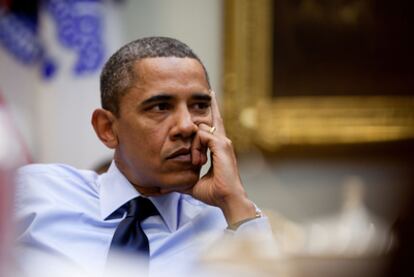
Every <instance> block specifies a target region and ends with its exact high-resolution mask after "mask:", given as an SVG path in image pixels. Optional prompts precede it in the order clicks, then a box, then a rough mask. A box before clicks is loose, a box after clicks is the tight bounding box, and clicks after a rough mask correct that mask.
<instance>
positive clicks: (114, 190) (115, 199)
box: [98, 161, 181, 232]
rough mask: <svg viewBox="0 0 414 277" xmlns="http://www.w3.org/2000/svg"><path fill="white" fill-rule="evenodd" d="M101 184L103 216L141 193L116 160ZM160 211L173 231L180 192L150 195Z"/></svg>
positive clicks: (176, 224) (104, 218) (105, 218)
mask: <svg viewBox="0 0 414 277" xmlns="http://www.w3.org/2000/svg"><path fill="white" fill-rule="evenodd" d="M98 184H99V186H100V206H101V218H102V220H107V219H108V217H109V216H110V215H111V214H112V213H113V212H115V211H116V210H118V209H119V208H120V207H121V206H123V205H124V204H125V203H127V202H128V201H130V200H131V199H133V198H135V197H137V196H139V195H140V193H139V192H138V191H137V190H136V189H135V188H134V187H133V186H132V184H131V183H130V182H129V181H128V179H127V178H126V177H125V176H124V175H123V174H122V173H121V172H120V171H119V169H118V168H117V166H116V164H115V162H114V161H112V163H111V166H110V167H109V169H108V171H107V172H106V173H104V174H102V175H100V176H99V178H98ZM149 198H150V199H151V201H152V203H154V205H155V207H156V208H157V210H158V211H159V213H160V215H161V217H162V219H163V220H164V222H165V224H166V225H167V227H168V229H169V230H170V231H171V232H173V231H175V230H177V227H178V215H179V210H178V209H179V208H180V205H179V203H180V200H181V194H180V193H176V192H173V193H169V194H166V195H162V196H156V197H149Z"/></svg>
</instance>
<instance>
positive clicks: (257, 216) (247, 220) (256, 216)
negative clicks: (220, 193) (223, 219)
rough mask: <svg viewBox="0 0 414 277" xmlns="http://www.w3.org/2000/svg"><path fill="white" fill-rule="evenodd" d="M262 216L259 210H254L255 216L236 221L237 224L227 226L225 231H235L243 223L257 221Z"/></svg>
mask: <svg viewBox="0 0 414 277" xmlns="http://www.w3.org/2000/svg"><path fill="white" fill-rule="evenodd" d="M262 216H263V215H262V212H261V211H260V210H259V209H257V208H256V214H255V216H254V217H249V218H246V219H243V220H240V221H238V222H236V223H233V224H229V225H228V226H227V229H228V230H232V231H235V230H237V228H239V227H240V226H241V225H243V224H244V223H247V222H249V221H252V220H255V219H257V218H261V217H262Z"/></svg>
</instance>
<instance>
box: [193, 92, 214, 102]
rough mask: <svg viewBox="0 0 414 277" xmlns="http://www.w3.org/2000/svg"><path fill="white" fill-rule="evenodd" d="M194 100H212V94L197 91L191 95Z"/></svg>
mask: <svg viewBox="0 0 414 277" xmlns="http://www.w3.org/2000/svg"><path fill="white" fill-rule="evenodd" d="M191 98H192V99H194V100H203V101H208V102H210V101H211V96H210V95H208V94H205V93H195V94H193V95H192V96H191Z"/></svg>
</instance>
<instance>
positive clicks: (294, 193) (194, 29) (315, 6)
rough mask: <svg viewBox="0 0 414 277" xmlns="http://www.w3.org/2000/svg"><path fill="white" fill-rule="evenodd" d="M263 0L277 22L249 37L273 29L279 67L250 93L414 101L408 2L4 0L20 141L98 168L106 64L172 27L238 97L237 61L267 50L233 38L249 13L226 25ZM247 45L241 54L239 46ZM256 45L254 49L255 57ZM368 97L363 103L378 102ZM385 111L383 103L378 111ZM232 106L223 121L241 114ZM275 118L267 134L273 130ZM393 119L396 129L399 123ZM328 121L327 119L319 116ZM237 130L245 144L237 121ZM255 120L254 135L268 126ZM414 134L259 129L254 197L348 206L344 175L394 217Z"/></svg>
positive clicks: (12, 108) (3, 41)
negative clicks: (292, 136) (341, 135)
mask: <svg viewBox="0 0 414 277" xmlns="http://www.w3.org/2000/svg"><path fill="white" fill-rule="evenodd" d="M253 2H255V3H261V4H260V5H263V6H262V9H263V8H264V9H265V12H266V13H265V14H264V15H263V16H264V17H263V18H265V19H267V20H269V19H270V20H271V23H270V26H273V27H271V28H270V29H269V28H266V29H253V30H250V32H251V33H254V34H255V36H253V37H251V38H249V37H247V38H246V39H245V41H244V42H245V43H246V45H247V46H248V45H249V42H251V41H253V40H254V39H255V38H256V36H257V35H259V36H260V38H261V39H263V38H264V40H265V41H266V42H267V43H268V44H266V45H268V46H266V47H267V48H266V47H265V49H267V50H266V51H268V52H266V51H265V52H264V53H268V54H269V55H268V56H267V57H265V58H266V59H267V60H269V61H272V67H271V68H269V72H267V73H266V72H265V73H263V74H267V75H271V76H274V78H273V77H272V78H270V79H271V80H272V83H271V84H270V85H268V86H266V85H265V86H263V87H264V88H265V89H264V90H265V91H258V92H256V91H254V90H252V91H250V94H251V96H252V97H255V93H257V94H258V97H259V96H260V97H259V98H260V99H271V100H269V101H276V102H277V101H278V99H279V98H278V97H281V98H280V99H281V100H283V101H284V99H287V100H288V102H289V101H290V100H292V99H293V101H295V98H294V97H302V96H306V97H308V98H306V99H310V102H309V103H315V101H316V102H318V98H317V97H326V96H337V97H338V96H339V98H336V100H337V102H338V101H339V102H341V99H342V98H341V96H347V95H352V96H367V97H368V96H381V97H382V96H384V97H386V98H384V99H386V100H385V102H387V101H388V100H389V101H391V102H392V101H393V100H392V99H394V98H395V99H401V97H404V98H403V99H405V100H403V101H402V102H405V103H412V101H413V97H414V82H413V80H414V78H413V75H412V73H413V70H412V68H413V64H412V63H413V55H412V49H413V48H412V46H413V42H412V36H411V35H409V34H410V32H412V27H413V24H412V23H413V19H412V17H411V16H410V14H411V13H412V11H413V9H412V8H413V5H412V4H410V2H409V1H402V0H400V1H380V0H336V1H322V0H295V1H293V0H292V1H282V0H280V1H262V0H260V1H221V0H208V1H207V0H137V1H132V0H118V1H116V0H113V1H110V0H106V1H98V0H95V1H93V0H89V1H86V0H79V1H64V0H49V1H24V0H2V1H0V3H1V8H0V93H1V94H2V97H3V98H4V106H5V109H6V110H7V113H8V114H9V117H10V118H11V119H12V120H13V122H14V126H15V127H16V129H17V130H18V133H19V134H18V135H17V137H18V138H16V140H19V141H22V142H23V143H22V144H23V145H25V146H24V148H25V151H26V155H27V156H28V157H30V160H31V161H32V162H41V163H52V162H53V163H68V164H71V165H73V166H75V167H80V168H89V169H93V168H95V167H96V166H98V165H99V164H100V163H101V162H103V161H105V160H107V159H110V157H111V153H110V152H109V151H108V150H107V149H105V147H104V146H103V145H102V144H101V143H100V142H99V141H98V139H97V138H96V137H95V134H94V132H93V129H92V127H91V124H90V116H91V113H92V111H93V109H94V108H96V107H99V106H100V102H99V73H100V69H101V67H102V65H103V63H104V62H105V60H106V59H107V58H108V57H109V55H110V54H111V53H113V52H114V51H115V50H116V49H118V48H119V47H120V46H121V45H123V44H124V43H126V42H129V41H131V40H134V39H136V38H139V37H144V36H169V37H174V38H177V39H179V40H182V41H183V42H185V43H187V44H188V45H189V46H190V47H192V48H193V49H194V51H195V52H196V53H197V54H198V55H199V56H200V58H201V59H202V60H203V61H204V63H205V66H206V68H207V70H208V72H209V74H210V78H211V83H212V87H213V88H214V90H216V92H217V93H218V95H219V96H220V98H221V100H222V103H221V104H222V105H226V103H225V101H228V102H229V101H230V102H231V101H236V100H234V99H235V98H234V97H236V98H237V97H238V96H237V91H236V94H232V97H233V100H232V99H231V98H226V97H225V94H226V93H227V92H228V91H229V82H233V81H234V78H233V77H234V76H233V75H234V74H237V72H232V71H231V70H232V69H231V67H229V66H228V63H229V62H230V63H231V62H234V60H238V61H240V62H244V63H245V65H244V68H250V70H252V71H255V70H256V68H255V67H254V65H251V64H249V61H251V60H252V59H254V57H257V59H260V55H259V56H257V55H258V54H257V51H258V50H257V49H249V48H248V47H247V46H246V45H244V44H243V41H239V40H236V39H232V38H233V37H234V36H236V35H237V34H235V33H233V32H243V30H242V29H240V28H243V24H244V23H242V24H239V25H238V26H239V27H240V28H234V26H233V27H229V26H228V25H229V24H232V22H233V23H234V22H235V20H236V19H235V18H234V17H237V16H240V11H242V12H244V14H243V15H241V16H246V15H247V19H246V22H247V21H249V20H253V21H254V20H260V18H262V17H260V13H259V18H258V19H257V18H256V19H255V18H252V17H249V14H248V13H247V12H246V11H248V10H249V6H248V5H249V3H253ZM387 3H388V4H387ZM390 3H391V4H390ZM273 4H274V5H273ZM243 5H244V6H243ZM254 7H256V6H252V7H251V8H254ZM240 9H241V10H240ZM232 11H237V12H234V13H232ZM238 30H239V31H238ZM240 30H241V31H240ZM280 41H282V42H280ZM232 43H233V44H232ZM232 49H233V50H234V51H233V52H232V53H229V51H232ZM240 49H242V50H243V49H244V50H243V51H244V52H242V53H241V52H240V53H241V54H240V56H238V53H239V52H238V51H241V50H240ZM269 49H271V50H270V51H269ZM246 53H247V55H248V54H249V53H250V54H251V55H250V57H248V58H246V59H245V57H246V56H244V55H246ZM252 53H253V54H255V53H256V56H255V55H253V54H252ZM229 55H231V56H232V58H231V59H230V58H229ZM252 55H253V58H252ZM257 70H259V69H257ZM365 73H368V74H365ZM232 74H233V75H232ZM263 74H261V75H263ZM364 74H365V75H364ZM248 76H250V78H251V79H249V80H247V79H246V78H244V79H245V80H244V81H246V80H247V81H249V82H256V81H255V80H254V79H252V78H253V77H254V76H256V75H254V74H252V75H248ZM252 76H253V77H252ZM236 77H237V76H236ZM259 77H260V76H259ZM232 78H233V79H232ZM236 79H237V78H236ZM268 79H269V78H268ZM358 84H360V85H358ZM233 85H234V84H233ZM226 86H227V87H226ZM236 86H237V84H236ZM232 93H235V92H234V91H233V92H232ZM266 95H267V96H266ZM315 97H316V98H315ZM315 99H316V100H315ZM338 99H339V100H338ZM358 99H360V100H358V103H355V105H361V104H364V102H365V101H366V102H369V98H358ZM364 99H368V100H364ZM249 101H250V100H249ZM254 101H256V100H254ZM312 101H313V102H312ZM345 101H348V100H345ZM410 101H411V102H410ZM400 102H401V101H400ZM234 103H236V102H234ZM347 103H348V102H347ZM252 104H256V103H253V102H252ZM351 105H352V104H351ZM255 107H256V106H255ZM317 107H318V106H315V109H314V110H313V111H312V106H311V107H310V108H309V107H308V108H309V109H308V110H310V112H309V114H308V115H305V116H303V117H302V118H299V120H305V119H306V117H308V116H310V117H311V116H312V114H313V113H314V112H315V113H317V112H318V111H317V109H318V108H317ZM334 108H335V107H334ZM255 109H256V110H255V111H254V112H255V113H256V114H257V113H260V109H259V110H258V109H257V108H255ZM266 109H269V108H266ZM404 109H405V110H404V111H405V112H404V113H403V116H404V118H403V121H404V122H405V124H406V125H405V130H409V131H410V132H411V133H410V132H408V133H409V134H412V132H413V129H414V126H412V123H413V113H409V112H408V113H407V112H406V110H407V109H408V108H407V107H406V106H405V107H404ZM341 111H343V110H341ZM237 112H238V113H239V111H238V110H237ZM333 112H334V113H335V111H333ZM388 112H390V111H389V110H388ZM345 113H346V111H345ZM398 113H399V109H398V106H391V114H392V115H391V117H393V115H395V114H398ZM377 114H378V111H377V113H376V112H375V107H374V112H373V117H374V120H375V116H376V115H377ZM224 116H225V118H226V122H232V121H231V120H233V122H234V120H236V121H237V120H238V119H234V118H231V116H232V115H229V114H226V113H225V114H224ZM328 117H329V116H328ZM345 117H346V115H345ZM229 118H230V121H229ZM341 118H343V117H341ZM272 120H274V119H273V118H272ZM296 120H297V119H296ZM326 120H329V118H326ZM349 120H350V119H349V118H348V121H349ZM247 121H249V120H247ZM276 121H277V120H276ZM276 121H275V122H274V125H272V124H273V121H271V122H270V124H271V125H272V126H274V127H272V128H273V129H272V128H271V129H270V130H267V131H266V132H268V133H269V134H277V132H278V127H277V126H278V125H277V122H276ZM349 122H351V123H352V119H351V120H350V121H349ZM407 122H408V123H407ZM230 124H231V123H230ZM330 124H331V123H330ZM335 124H336V123H335ZM337 124H340V122H339V121H338V122H337ZM386 124H387V126H388V127H390V128H391V129H392V128H393V123H392V121H387V122H386ZM398 124H400V123H398ZM407 124H408V125H407ZM247 125H249V124H247ZM253 125H254V124H253ZM319 125H320V126H319V128H322V129H323V128H324V126H325V125H324V121H323V118H322V120H321V121H320V122H319ZM364 126H365V125H364ZM305 127H306V126H305ZM396 127H398V128H399V127H400V125H398V126H396ZM229 129H230V132H229V135H230V137H231V138H232V139H233V140H234V141H235V142H236V143H235V144H236V147H238V144H237V141H238V139H239V138H238V137H237V134H238V133H237V130H236V132H235V131H234V128H233V129H232V126H229ZM252 130H253V131H251V132H250V134H251V135H253V136H255V135H256V136H260V134H261V133H260V132H257V133H255V131H254V128H253V129H252ZM303 130H307V129H306V128H304V129H303ZM351 131H352V129H351ZM276 136H277V135H276ZM412 138H413V137H412V136H411V137H410V136H401V137H398V136H396V137H393V138H392V139H389V140H375V139H374V140H372V141H361V140H360V141H358V140H355V141H353V142H350V143H349V142H348V143H341V140H340V139H339V140H338V137H336V139H335V140H332V141H331V142H329V141H328V142H327V141H326V140H322V141H321V142H320V143H312V144H309V143H306V142H303V143H301V142H300V141H299V142H297V143H294V144H289V143H282V144H281V145H278V147H273V148H272V147H271V148H269V147H263V145H262V144H260V143H256V142H257V140H251V141H250V142H249V145H248V147H245V146H246V145H242V147H238V148H237V149H238V157H239V167H240V173H241V176H242V179H243V181H244V184H245V186H246V188H247V191H248V194H249V195H250V197H251V198H252V199H253V200H254V201H255V202H256V204H257V205H258V206H260V207H262V208H263V209H267V210H271V211H276V212H277V213H278V214H282V215H283V216H285V217H286V218H288V219H289V220H292V221H294V222H300V223H302V224H306V223H308V222H310V221H315V220H316V219H321V218H322V219H323V218H332V217H335V215H337V214H340V213H341V212H342V211H343V209H344V208H343V207H344V199H345V198H346V197H348V198H349V197H350V196H349V193H348V194H347V192H346V191H347V190H346V189H344V187H347V186H348V187H349V184H350V183H351V184H355V183H358V185H356V186H357V187H360V188H362V189H356V191H357V192H356V193H355V192H354V193H353V194H354V195H355V194H357V196H351V198H352V197H353V199H355V198H357V199H361V200H358V201H360V203H361V205H362V206H363V207H364V209H366V210H368V211H369V216H373V217H375V218H376V219H378V220H380V221H381V222H382V223H381V224H383V226H385V227H384V228H390V227H391V226H392V225H393V224H394V223H395V222H396V221H397V219H398V218H399V217H400V216H401V214H402V212H401V210H402V209H404V207H405V203H408V202H410V199H411V198H410V197H409V196H410V193H411V187H412V185H413V180H414V178H413V174H414V171H413V169H412V167H413V160H414V155H413V153H414V144H413V140H412ZM0 139H3V137H1V138H0ZM346 184H348V185H346ZM352 186H353V185H351V187H352ZM347 195H348V196H347ZM351 195H352V193H351ZM345 202H346V201H345Z"/></svg>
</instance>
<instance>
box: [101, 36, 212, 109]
mask: <svg viewBox="0 0 414 277" xmlns="http://www.w3.org/2000/svg"><path fill="white" fill-rule="evenodd" d="M158 57H178V58H192V59H196V60H197V61H199V62H200V64H201V66H202V67H203V69H204V73H205V76H206V80H207V83H208V86H209V87H210V81H209V77H208V73H207V70H206V68H205V66H204V64H203V63H202V62H201V60H200V59H199V58H198V56H197V55H196V54H195V53H194V52H193V50H191V48H190V47H188V46H187V45H186V44H184V43H183V42H181V41H179V40H177V39H173V38H169V37H145V38H140V39H137V40H134V41H132V42H130V43H128V44H126V45H124V46H123V47H121V48H120V49H119V50H118V51H116V52H115V53H114V54H113V55H112V56H111V57H110V58H109V60H108V61H107V62H106V63H105V65H104V67H103V69H102V73H101V80H100V89H101V105H102V108H104V109H106V110H109V111H111V112H112V113H113V114H115V115H116V116H119V103H120V99H121V97H122V96H123V95H124V94H125V93H126V92H127V91H128V90H129V89H130V88H131V86H132V85H133V83H134V82H135V81H136V80H138V76H137V74H138V73H137V72H135V71H134V65H135V64H136V63H137V62H138V61H140V60H141V59H144V58H158Z"/></svg>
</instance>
